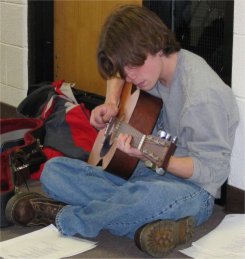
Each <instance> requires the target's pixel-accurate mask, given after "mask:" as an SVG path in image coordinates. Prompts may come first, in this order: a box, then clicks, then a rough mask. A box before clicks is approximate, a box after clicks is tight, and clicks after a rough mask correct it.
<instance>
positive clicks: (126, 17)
mask: <svg viewBox="0 0 245 259" xmlns="http://www.w3.org/2000/svg"><path fill="white" fill-rule="evenodd" d="M179 49H180V45H179V43H178V42H177V41H176V39H175V36H174V34H173V32H171V31H170V30H169V29H168V28H167V26H166V25H165V24H164V23H163V22H162V21H161V19H160V18H159V17H158V16H157V15H156V14H155V13H153V12H152V11H150V10H149V9H147V8H145V7H141V6H137V5H124V6H121V7H119V8H118V9H116V10H115V11H114V12H113V13H112V14H111V15H110V16H109V17H108V18H107V20H106V21H105V24H104V26H103V28H102V31H101V34H100V39H99V44H98V49H97V63H98V68H99V71H100V73H101V75H102V76H103V77H104V78H106V79H108V78H110V77H113V76H116V75H117V74H118V73H119V74H120V76H121V77H122V78H125V72H124V67H125V66H132V67H134V66H141V65H143V64H144V62H145V59H146V57H147V55H148V54H151V55H155V54H156V53H158V52H159V51H160V50H162V51H163V53H164V54H165V55H169V54H171V53H174V52H176V51H179Z"/></svg>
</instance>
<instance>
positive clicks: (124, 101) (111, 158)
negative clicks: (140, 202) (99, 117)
mask: <svg viewBox="0 0 245 259" xmlns="http://www.w3.org/2000/svg"><path fill="white" fill-rule="evenodd" d="M161 108H162V100H161V99H159V98H157V97H154V96H152V95H150V94H148V93H146V92H143V91H140V90H139V89H137V88H136V87H134V86H133V85H131V84H125V86H124V87H123V91H122V95H121V99H120V105H119V112H118V115H117V117H115V118H112V119H111V120H110V122H109V123H108V125H107V127H106V128H105V129H103V130H100V131H99V133H98V135H97V138H96V140H95V143H94V145H93V148H92V150H91V153H90V156H89V159H88V163H89V164H92V165H95V166H99V165H100V166H102V168H103V169H104V170H106V171H108V172H110V173H112V174H115V175H117V176H119V177H122V178H124V179H128V178H129V177H130V176H131V175H132V173H133V171H134V169H135V167H136V166H137V164H138V162H139V159H138V158H135V157H131V156H129V155H127V154H126V153H124V152H122V151H120V150H119V149H118V148H117V141H116V140H117V137H118V136H119V134H120V133H124V134H128V135H131V136H132V141H131V143H130V144H131V146H132V147H135V148H138V149H139V150H141V151H142V152H143V154H144V160H145V161H151V163H153V164H154V165H156V166H157V167H163V168H165V167H166V165H167V162H168V160H169V157H170V156H171V155H172V154H173V152H174V150H175V147H176V145H175V143H176V138H171V136H170V135H169V134H164V136H163V138H160V137H155V136H153V135H150V134H151V133H152V131H153V129H154V126H155V124H156V121H157V119H158V116H159V114H160V111H161Z"/></svg>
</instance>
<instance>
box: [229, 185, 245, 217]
mask: <svg viewBox="0 0 245 259" xmlns="http://www.w3.org/2000/svg"><path fill="white" fill-rule="evenodd" d="M244 198H245V191H244V190H241V189H239V188H236V187H234V186H231V185H228V184H227V188H226V205H225V211H226V212H227V213H245V199H244Z"/></svg>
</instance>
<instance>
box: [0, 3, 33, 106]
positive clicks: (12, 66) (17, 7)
mask: <svg viewBox="0 0 245 259" xmlns="http://www.w3.org/2000/svg"><path fill="white" fill-rule="evenodd" d="M27 5H28V4H27V0H0V58H1V61H0V62H1V63H0V66H1V69H0V101H1V102H3V103H7V104H9V105H12V106H14V107H16V106H18V104H19V103H20V102H21V101H22V100H23V99H24V98H25V97H26V94H27V89H28V41H27Z"/></svg>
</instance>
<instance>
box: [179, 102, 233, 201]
mask: <svg viewBox="0 0 245 259" xmlns="http://www.w3.org/2000/svg"><path fill="white" fill-rule="evenodd" d="M180 124H181V126H180V129H181V132H180V141H181V144H182V145H183V146H184V148H185V149H186V150H187V153H188V156H190V157H192V159H193V162H194V171H193V175H192V177H191V178H190V179H189V180H190V181H192V182H194V183H196V184H198V185H199V186H202V187H203V188H204V189H206V190H207V191H209V192H210V193H211V194H212V195H213V196H216V197H217V196H218V194H217V190H218V189H219V187H220V186H221V185H222V184H223V183H224V182H225V180H226V179H227V177H228V174H229V172H230V157H231V151H232V145H233V141H234V140H233V138H232V137H231V136H230V132H229V117H228V115H227V113H226V111H225V110H224V107H220V106H219V105H217V104H212V103H202V104H198V105H192V106H190V107H189V108H188V109H187V110H186V111H185V112H184V114H183V116H182V118H181V121H180Z"/></svg>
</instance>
